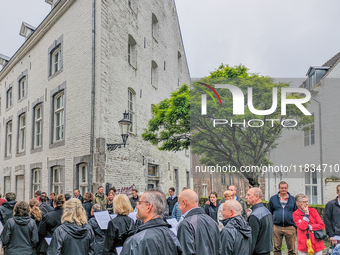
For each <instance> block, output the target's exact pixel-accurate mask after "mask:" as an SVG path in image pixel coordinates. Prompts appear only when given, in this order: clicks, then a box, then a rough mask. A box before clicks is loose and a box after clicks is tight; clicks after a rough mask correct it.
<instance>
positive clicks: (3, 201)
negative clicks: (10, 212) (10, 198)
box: [0, 198, 7, 206]
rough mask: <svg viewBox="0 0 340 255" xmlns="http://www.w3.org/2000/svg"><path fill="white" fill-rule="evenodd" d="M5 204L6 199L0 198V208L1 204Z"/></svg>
mask: <svg viewBox="0 0 340 255" xmlns="http://www.w3.org/2000/svg"><path fill="white" fill-rule="evenodd" d="M5 202H7V200H6V199H3V198H0V206H2V204H3V203H5Z"/></svg>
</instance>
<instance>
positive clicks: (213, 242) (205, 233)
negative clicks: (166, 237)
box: [177, 207, 221, 255]
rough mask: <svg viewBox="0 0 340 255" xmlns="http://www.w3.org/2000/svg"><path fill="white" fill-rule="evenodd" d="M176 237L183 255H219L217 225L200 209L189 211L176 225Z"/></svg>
mask: <svg viewBox="0 0 340 255" xmlns="http://www.w3.org/2000/svg"><path fill="white" fill-rule="evenodd" d="M182 216H183V215H182ZM177 237H178V240H179V242H180V243H181V246H182V249H183V254H185V255H189V254H190V255H191V254H196V255H219V252H220V247H221V240H220V231H219V229H218V225H217V223H216V221H214V220H213V219H212V218H211V217H210V216H208V215H207V214H206V213H205V211H204V210H203V209H202V208H201V207H197V208H194V209H191V210H190V211H189V212H188V213H187V215H185V216H184V219H183V220H182V221H181V222H180V223H179V225H178V232H177Z"/></svg>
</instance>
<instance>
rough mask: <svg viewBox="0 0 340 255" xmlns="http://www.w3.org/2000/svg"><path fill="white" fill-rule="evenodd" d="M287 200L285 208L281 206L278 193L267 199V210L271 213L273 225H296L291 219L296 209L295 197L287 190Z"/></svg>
mask: <svg viewBox="0 0 340 255" xmlns="http://www.w3.org/2000/svg"><path fill="white" fill-rule="evenodd" d="M288 195H289V197H288V201H287V205H286V206H285V208H283V207H282V205H281V202H280V197H279V194H276V195H274V196H272V197H271V198H270V200H269V204H268V210H269V211H270V212H271V214H272V215H273V221H274V225H277V226H280V227H289V226H294V227H296V225H295V223H294V219H293V212H295V211H296V209H297V206H296V203H295V198H294V197H293V196H292V195H291V194H289V192H288Z"/></svg>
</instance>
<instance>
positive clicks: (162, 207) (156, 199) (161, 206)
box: [144, 190, 168, 217]
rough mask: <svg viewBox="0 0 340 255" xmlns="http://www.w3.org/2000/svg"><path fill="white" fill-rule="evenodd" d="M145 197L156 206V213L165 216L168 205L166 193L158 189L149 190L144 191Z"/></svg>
mask: <svg viewBox="0 0 340 255" xmlns="http://www.w3.org/2000/svg"><path fill="white" fill-rule="evenodd" d="M144 198H145V201H147V202H149V203H150V204H152V205H153V207H154V208H155V212H154V214H155V215H157V216H160V217H163V215H164V213H165V211H166V208H167V205H168V204H167V202H166V198H165V195H164V193H163V192H161V191H158V190H149V191H146V192H145V193H144Z"/></svg>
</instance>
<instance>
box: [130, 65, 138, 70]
mask: <svg viewBox="0 0 340 255" xmlns="http://www.w3.org/2000/svg"><path fill="white" fill-rule="evenodd" d="M129 65H130V66H131V67H132V68H133V69H135V70H136V71H137V66H135V65H133V64H131V63H129Z"/></svg>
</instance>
